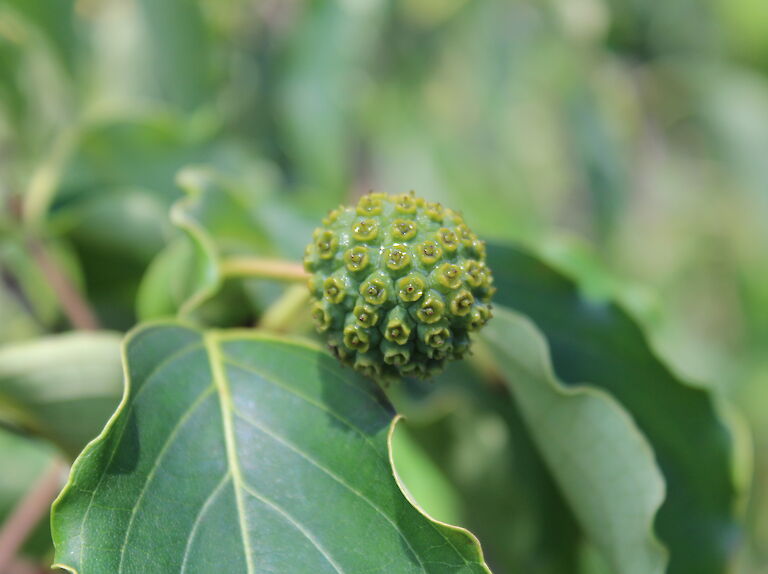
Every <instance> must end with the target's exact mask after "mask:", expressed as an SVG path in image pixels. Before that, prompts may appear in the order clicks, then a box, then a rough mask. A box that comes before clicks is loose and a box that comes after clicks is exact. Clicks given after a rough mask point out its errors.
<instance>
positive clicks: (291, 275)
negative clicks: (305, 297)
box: [221, 257, 309, 282]
mask: <svg viewBox="0 0 768 574" xmlns="http://www.w3.org/2000/svg"><path fill="white" fill-rule="evenodd" d="M221 272H222V273H223V275H224V276H226V277H256V278H260V279H274V280H275V281H287V282H291V281H306V280H307V279H308V278H309V274H308V273H307V272H306V271H304V267H303V266H302V265H301V263H295V262H293V261H283V260H280V259H261V258H258V257H231V258H229V259H225V260H224V261H222V262H221Z"/></svg>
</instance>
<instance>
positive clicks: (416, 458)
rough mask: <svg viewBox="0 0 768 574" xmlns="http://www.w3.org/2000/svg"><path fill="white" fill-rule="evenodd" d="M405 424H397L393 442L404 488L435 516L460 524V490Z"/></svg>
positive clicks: (426, 510) (397, 467)
mask: <svg viewBox="0 0 768 574" xmlns="http://www.w3.org/2000/svg"><path fill="white" fill-rule="evenodd" d="M405 427H406V425H405V424H402V423H401V424H400V425H399V426H398V427H397V430H396V431H395V432H394V433H393V435H392V446H391V448H392V459H393V461H394V466H395V469H397V474H398V476H399V477H400V481H401V482H402V484H403V488H404V490H406V491H407V492H408V494H409V495H410V496H411V497H412V498H413V499H414V500H415V501H416V502H417V503H418V504H419V506H420V507H421V508H422V509H423V510H424V511H425V512H426V513H427V514H429V515H430V516H431V517H432V518H434V519H435V520H439V521H441V522H446V523H448V524H459V522H460V520H461V519H460V515H459V504H460V503H459V499H458V496H459V495H458V493H457V492H456V491H455V489H454V488H453V486H452V485H451V484H450V482H448V480H447V479H446V477H445V476H443V474H442V473H441V471H440V469H439V468H437V467H436V466H435V464H434V463H433V462H432V461H431V460H430V459H429V457H428V456H427V454H426V452H424V450H423V449H422V448H421V447H420V446H419V444H418V443H417V442H416V441H414V439H413V438H412V437H411V436H410V433H409V432H408V429H407V428H405Z"/></svg>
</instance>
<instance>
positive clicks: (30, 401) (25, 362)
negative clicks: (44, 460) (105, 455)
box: [0, 332, 122, 457]
mask: <svg viewBox="0 0 768 574" xmlns="http://www.w3.org/2000/svg"><path fill="white" fill-rule="evenodd" d="M121 378H122V373H121V369H120V337H119V336H118V335H116V334H113V333H106V332H94V333H87V332H77V333H69V334H65V335H55V336H50V337H46V338H41V339H36V340H34V341H29V342H23V343H16V344H11V345H6V346H4V347H2V348H0V419H4V420H5V422H6V423H8V424H11V425H14V426H16V427H18V428H20V429H21V430H24V431H28V432H31V433H33V434H36V435H39V436H43V437H45V438H47V439H49V440H50V441H52V442H54V443H55V444H57V445H59V446H60V447H61V448H62V449H63V450H64V451H65V452H66V453H67V454H69V455H70V456H72V457H75V456H76V455H77V454H78V453H79V452H80V450H81V449H82V448H83V446H85V444H86V443H87V442H88V441H89V440H91V439H92V438H93V437H95V436H96V435H97V434H98V432H99V431H100V430H101V428H102V427H103V426H104V423H105V422H106V421H107V419H108V418H109V415H110V413H112V411H113V410H114V408H115V406H116V405H117V403H118V399H119V396H120V381H121Z"/></svg>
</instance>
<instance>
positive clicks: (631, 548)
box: [482, 308, 667, 574]
mask: <svg viewBox="0 0 768 574" xmlns="http://www.w3.org/2000/svg"><path fill="white" fill-rule="evenodd" d="M482 339H483V341H484V342H485V343H486V344H487V345H488V347H489V348H490V350H491V351H492V352H493V357H494V361H495V362H496V364H497V365H498V367H499V369H500V370H499V374H500V376H501V377H503V379H504V381H505V382H506V383H507V385H508V386H509V387H510V389H511V391H512V393H513V395H514V397H515V399H516V401H517V403H518V405H519V407H520V411H521V413H522V416H523V419H524V421H525V422H526V424H527V426H528V429H529V430H530V432H531V434H532V436H533V439H534V442H535V443H536V444H537V446H538V448H539V450H540V451H541V453H542V455H543V457H544V459H545V461H546V462H547V464H548V466H549V469H550V471H551V472H552V474H553V475H554V477H555V479H556V480H557V482H558V483H559V485H560V488H561V490H562V491H563V493H564V495H565V497H566V499H567V500H568V501H569V502H570V504H571V507H572V508H573V510H574V513H575V515H576V517H577V518H578V520H579V522H580V523H581V525H582V527H583V528H584V530H585V531H586V532H587V534H588V535H589V536H590V538H591V539H592V540H593V541H594V543H595V544H596V545H597V546H598V547H599V548H600V550H601V551H602V552H603V554H604V555H605V556H606V558H607V559H608V560H609V562H610V563H611V565H612V566H613V569H614V571H615V572H617V573H620V574H630V573H637V574H653V573H658V574H662V573H663V572H664V571H665V566H666V559H667V557H666V552H665V550H664V548H663V547H662V545H661V544H660V543H659V542H658V540H657V539H656V538H655V536H654V534H653V526H652V525H653V519H654V516H655V515H656V511H657V510H658V508H659V506H660V505H661V502H662V500H663V497H664V481H663V479H662V477H661V474H660V472H659V469H658V467H657V466H656V462H655V460H654V458H653V452H652V451H651V449H650V447H649V445H648V442H647V441H646V439H645V438H644V437H643V435H642V434H641V433H640V432H639V431H638V429H637V427H636V426H635V424H634V422H633V421H632V419H631V417H630V416H629V415H628V414H627V412H626V411H625V410H624V409H623V408H622V407H621V405H620V404H618V403H617V402H616V401H615V400H614V399H613V398H612V397H611V396H610V395H608V394H607V393H605V392H604V391H602V390H599V389H596V388H594V387H591V386H579V387H574V388H568V387H565V386H563V385H562V384H561V383H559V382H558V381H557V380H556V379H555V377H554V373H553V371H552V366H551V362H550V358H549V354H548V350H547V346H546V342H545V340H544V338H543V337H542V335H541V334H540V333H539V331H538V330H537V329H536V328H535V327H534V326H533V325H532V324H531V323H530V322H529V321H528V320H526V319H525V318H523V317H521V316H519V315H516V314H514V313H512V312H510V311H508V310H506V309H504V308H497V309H496V311H495V317H494V319H493V321H492V322H491V323H490V324H489V325H488V326H487V327H486V328H485V329H484V331H483V335H482Z"/></svg>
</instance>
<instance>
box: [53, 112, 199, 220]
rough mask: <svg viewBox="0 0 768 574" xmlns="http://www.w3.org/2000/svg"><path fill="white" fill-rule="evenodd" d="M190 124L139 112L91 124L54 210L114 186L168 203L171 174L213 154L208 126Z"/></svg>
mask: <svg viewBox="0 0 768 574" xmlns="http://www.w3.org/2000/svg"><path fill="white" fill-rule="evenodd" d="M195 120H196V116H188V117H183V116H181V115H180V114H174V113H171V112H162V113H161V112H144V111H142V112H139V113H136V114H134V115H131V116H119V117H108V118H105V119H98V120H93V121H92V122H90V123H89V124H87V125H86V126H84V127H83V128H82V129H81V133H80V135H79V137H78V141H77V145H76V146H75V148H74V150H73V152H72V158H71V159H70V161H69V162H68V165H67V167H66V170H65V171H64V173H63V176H62V184H61V189H60V190H59V192H58V195H57V197H56V203H55V205H54V208H56V209H62V208H63V207H65V206H70V205H72V204H73V203H74V202H82V201H84V200H86V199H88V198H90V197H94V196H98V195H99V194H100V193H102V192H103V191H104V190H105V189H116V188H118V189H125V190H128V189H145V190H151V191H152V192H153V193H155V194H157V195H158V197H159V198H162V200H163V201H164V202H166V204H168V205H170V203H171V202H172V201H173V200H175V199H176V198H178V197H179V196H180V195H181V194H180V193H179V191H178V189H177V188H176V186H175V179H174V178H175V177H176V172H177V171H178V170H179V169H180V168H181V167H182V166H184V165H186V164H188V163H196V162H199V161H203V160H204V159H205V158H207V157H208V156H209V155H211V154H212V153H214V150H213V149H212V148H211V129H210V127H208V126H201V125H200V124H199V122H196V121H195Z"/></svg>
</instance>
